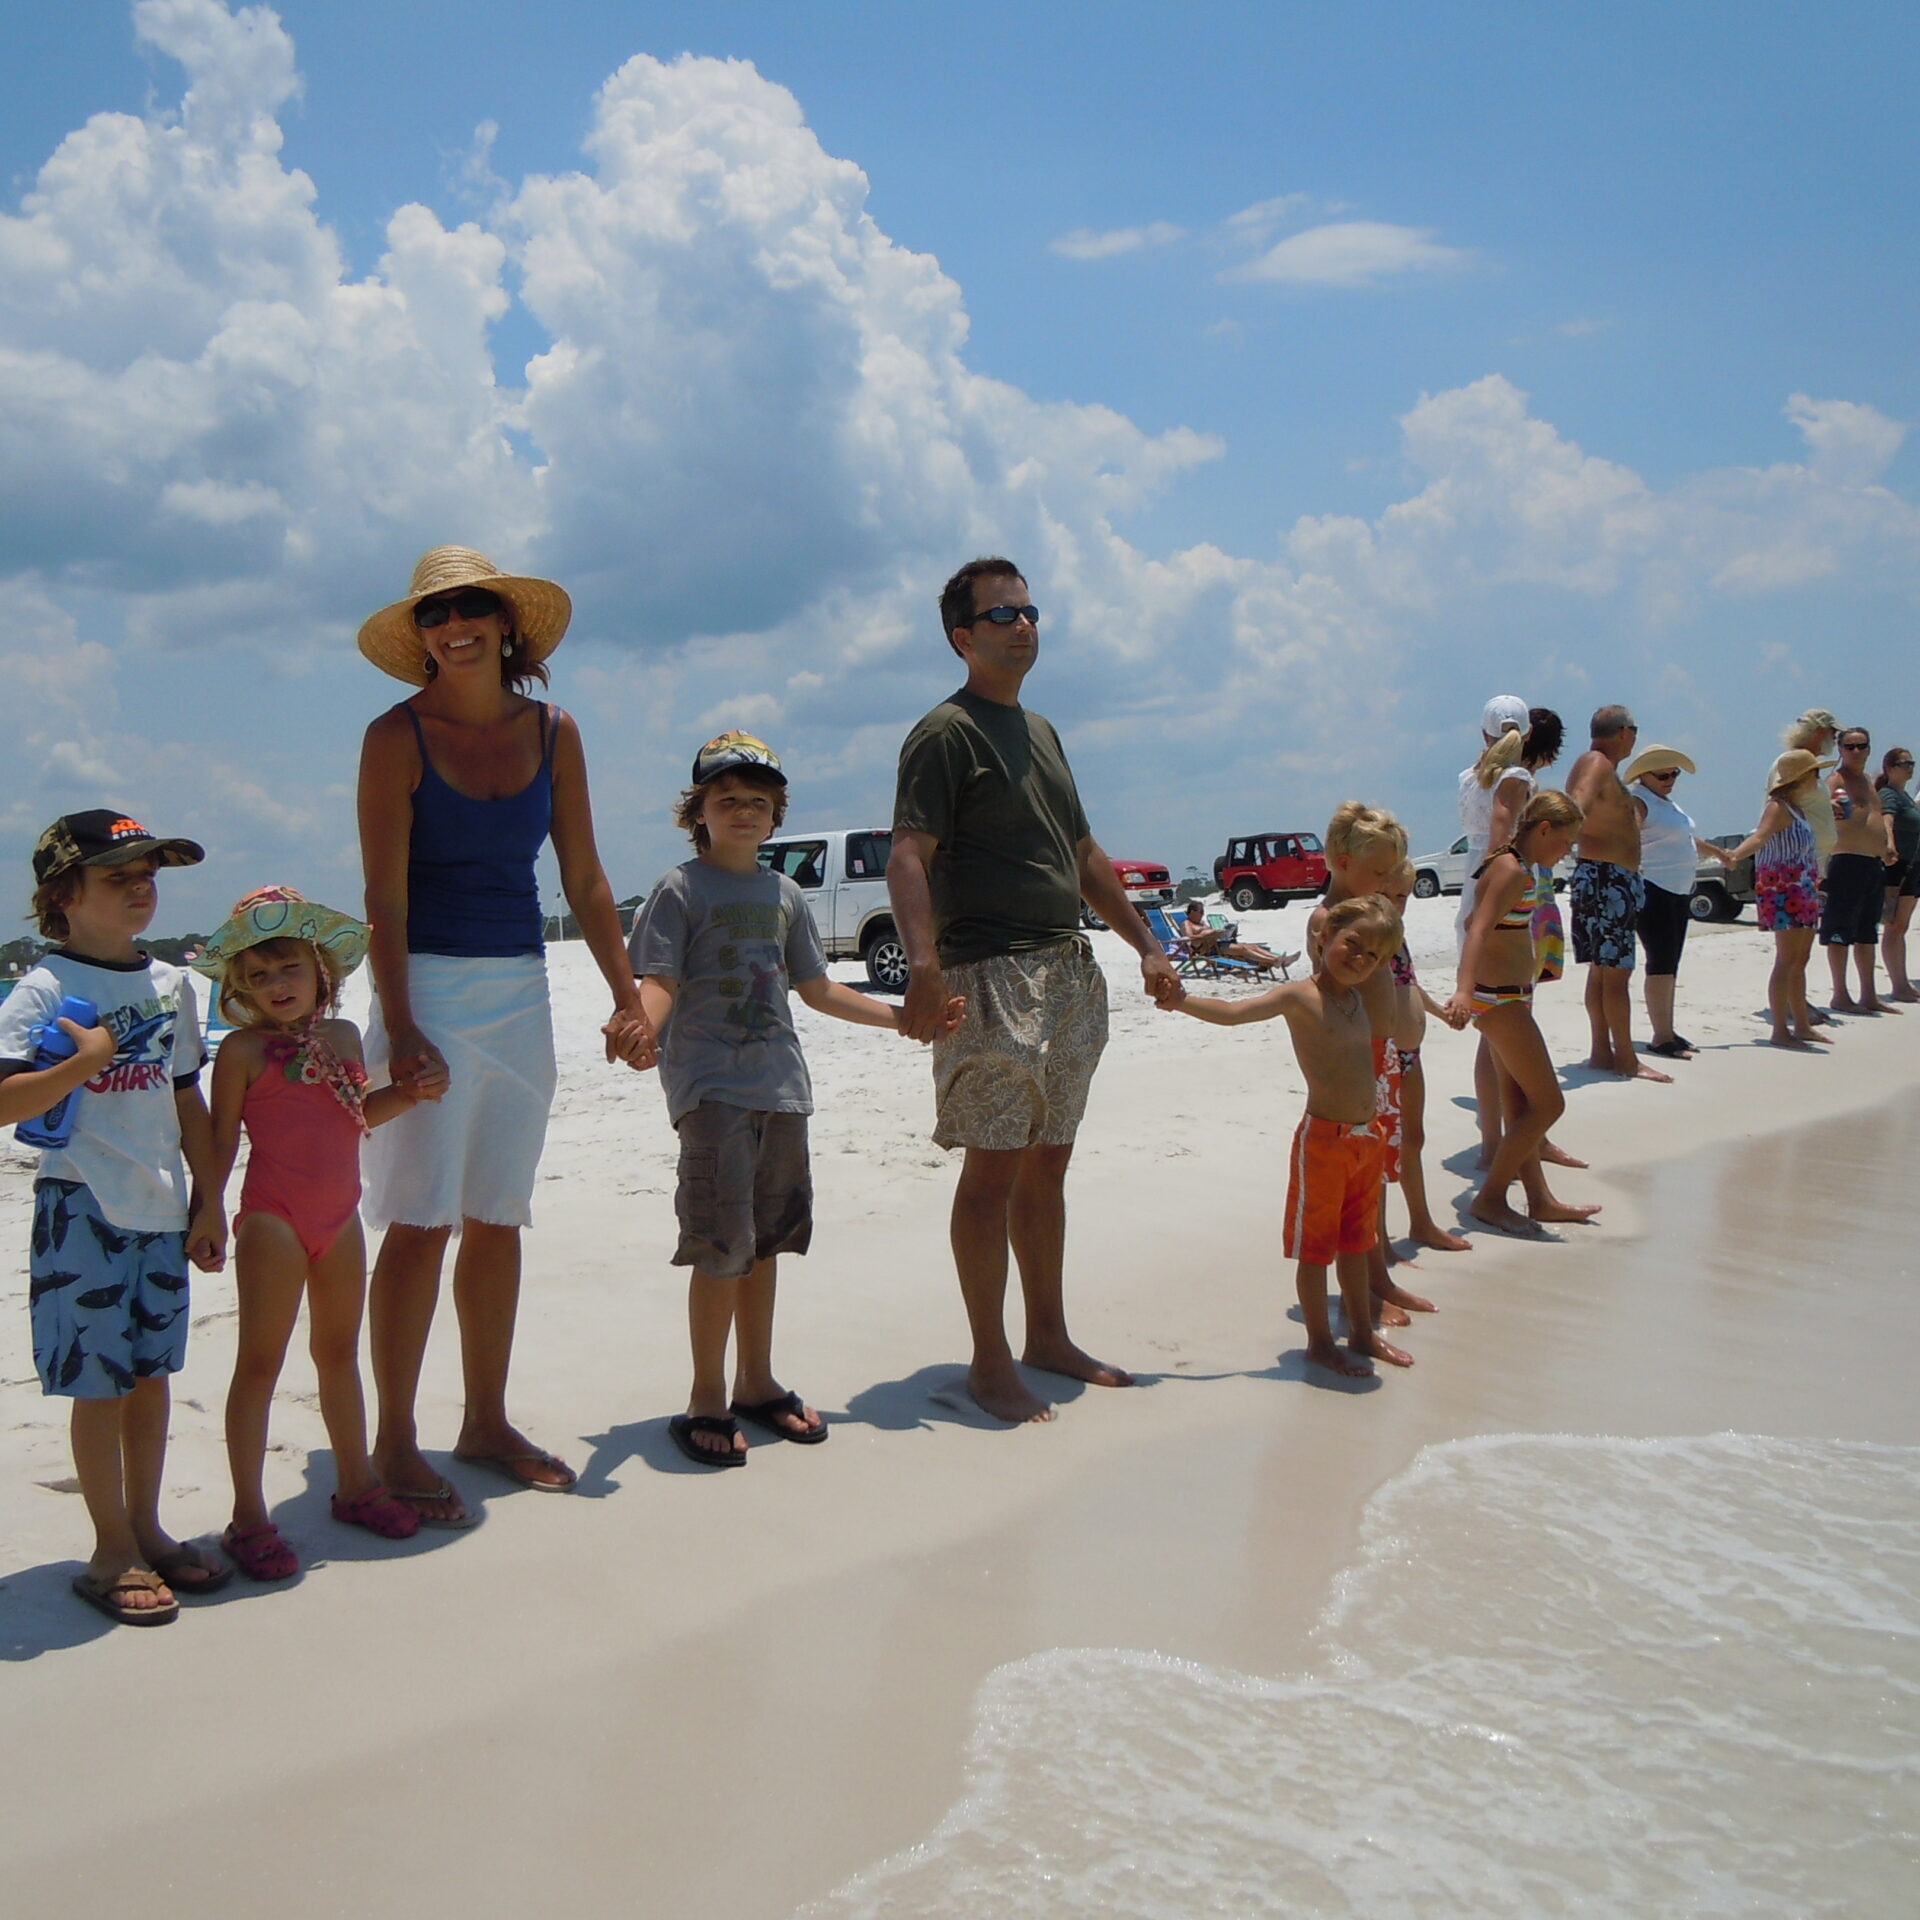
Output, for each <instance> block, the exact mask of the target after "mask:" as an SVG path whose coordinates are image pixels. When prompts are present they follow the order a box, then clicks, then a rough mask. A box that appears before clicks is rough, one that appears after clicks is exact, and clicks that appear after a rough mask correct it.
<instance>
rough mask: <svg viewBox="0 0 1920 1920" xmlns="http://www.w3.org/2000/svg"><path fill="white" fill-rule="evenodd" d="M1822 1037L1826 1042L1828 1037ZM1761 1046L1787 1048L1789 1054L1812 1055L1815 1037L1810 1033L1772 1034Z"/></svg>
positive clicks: (1823, 1035)
mask: <svg viewBox="0 0 1920 1920" xmlns="http://www.w3.org/2000/svg"><path fill="white" fill-rule="evenodd" d="M1820 1037H1821V1039H1823V1040H1824V1039H1825V1038H1826V1035H1825V1034H1822V1035H1821V1036H1820ZM1761 1044H1762V1045H1763V1046H1769V1047H1785V1048H1786V1050H1787V1051H1788V1052H1789V1053H1811V1052H1812V1051H1813V1035H1812V1034H1810V1033H1770V1034H1768V1035H1767V1037H1766V1039H1765V1040H1764V1041H1763V1042H1762V1043H1761Z"/></svg>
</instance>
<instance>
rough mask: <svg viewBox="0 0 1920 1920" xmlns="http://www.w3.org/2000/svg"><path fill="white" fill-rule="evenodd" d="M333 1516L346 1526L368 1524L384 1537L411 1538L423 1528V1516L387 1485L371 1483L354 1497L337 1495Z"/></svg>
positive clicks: (369, 1530) (395, 1538) (364, 1525)
mask: <svg viewBox="0 0 1920 1920" xmlns="http://www.w3.org/2000/svg"><path fill="white" fill-rule="evenodd" d="M333 1517H334V1518H335V1519H336V1520H338V1521H339V1522H340V1523H341V1525H342V1526H348V1527H365V1528H366V1530H367V1531H368V1532H369V1533H376V1534H378V1535H379V1536H380V1538H381V1539H382V1540H411V1539H412V1538H413V1536H414V1535H415V1534H416V1533H418V1532H419V1531H420V1516H419V1514H417V1513H416V1512H415V1511H414V1510H413V1509H412V1508H411V1507H409V1506H407V1505H405V1504H404V1503H403V1502H402V1501H400V1500H397V1499H395V1498H394V1496H393V1495H392V1494H390V1493H389V1492H388V1491H387V1490H386V1488H385V1487H369V1488H368V1489H367V1491H366V1492H365V1493H360V1494H355V1495H354V1497H353V1498H352V1499H351V1500H346V1499H343V1498H342V1497H341V1496H340V1495H339V1494H337V1493H336V1494H335V1495H334V1496H333Z"/></svg>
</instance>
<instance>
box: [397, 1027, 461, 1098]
mask: <svg viewBox="0 0 1920 1920" xmlns="http://www.w3.org/2000/svg"><path fill="white" fill-rule="evenodd" d="M387 1076H388V1078H389V1079H391V1080H392V1082H393V1084H394V1085H395V1086H396V1087H398V1088H399V1089H400V1091H401V1092H402V1093H404V1094H405V1095H406V1096H407V1098H408V1099H409V1100H413V1101H420V1100H438V1099H441V1098H442V1097H444V1095H445V1094H446V1091H447V1088H448V1087H449V1086H450V1085H451V1084H452V1076H451V1075H450V1074H449V1073H448V1071H447V1063H446V1061H445V1060H444V1059H443V1058H442V1057H441V1054H440V1049H439V1048H438V1047H436V1046H435V1045H434V1044H433V1042H432V1041H431V1040H429V1039H428V1038H427V1036H426V1035H425V1034H424V1033H422V1032H421V1031H420V1029H419V1028H418V1027H402V1028H401V1029H400V1031H399V1032H398V1033H396V1034H395V1035H394V1036H393V1045H392V1049H391V1052H390V1053H389V1055H388V1060H387Z"/></svg>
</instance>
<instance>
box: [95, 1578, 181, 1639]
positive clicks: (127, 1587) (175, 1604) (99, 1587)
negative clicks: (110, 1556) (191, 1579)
mask: <svg viewBox="0 0 1920 1920" xmlns="http://www.w3.org/2000/svg"><path fill="white" fill-rule="evenodd" d="M166 1584H167V1583H166V1582H165V1581H164V1580H162V1579H161V1578H160V1576H159V1575H158V1574H157V1573H153V1572H151V1571H149V1570H148V1569H147V1568H145V1567H129V1568H128V1569H127V1570H126V1572H125V1573H121V1574H116V1575H115V1576H114V1577H113V1578H112V1579H110V1580H108V1579H102V1578H100V1577H99V1576H98V1575H96V1574H91V1573H76V1574H75V1575H74V1576H73V1590H74V1592H75V1593H77V1594H78V1595H79V1596H80V1598H81V1599H82V1600H84V1601H85V1602H86V1603H87V1605H88V1606H90V1607H92V1608H94V1609H96V1610H97V1611H98V1612H100V1613H104V1614H105V1615H106V1616H107V1618H108V1619H109V1620H111V1621H112V1622H113V1623H114V1625H115V1626H118V1627H166V1626H171V1625H172V1624H173V1622H174V1621H176V1620H178V1619H179V1618H180V1602H179V1601H178V1600H177V1599H175V1600H169V1601H168V1602H167V1604H166V1605H165V1606H164V1607H130V1606H128V1605H127V1603H126V1600H125V1599H124V1597H123V1596H124V1595H126V1594H129V1593H158V1592H159V1591H160V1590H161V1588H162V1587H164V1586H165V1585H166Z"/></svg>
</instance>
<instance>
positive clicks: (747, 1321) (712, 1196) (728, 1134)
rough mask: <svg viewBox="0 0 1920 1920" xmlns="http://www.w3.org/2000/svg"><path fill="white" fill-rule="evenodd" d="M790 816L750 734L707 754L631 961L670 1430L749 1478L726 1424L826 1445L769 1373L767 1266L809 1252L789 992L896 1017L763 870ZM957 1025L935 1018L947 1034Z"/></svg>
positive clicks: (802, 1062) (707, 1460) (826, 1008)
mask: <svg viewBox="0 0 1920 1920" xmlns="http://www.w3.org/2000/svg"><path fill="white" fill-rule="evenodd" d="M786 812H787V778H786V775H785V774H784V773H782V772H781V771H780V762H779V760H778V758H777V757H776V756H775V754H774V752H773V750H772V748H770V747H769V746H767V745H766V743H765V742H764V741H761V740H756V739H755V738H754V737H753V736H752V735H751V734H747V733H739V732H732V733H723V734H721V735H720V737H719V738H718V739H715V740H709V741H708V742H707V744H706V745H705V746H704V747H702V748H701V749H700V751H699V753H698V754H697V755H695V757H694V762H693V784H692V786H690V787H689V788H688V789H687V790H686V791H685V792H684V793H682V794H681V796H680V804H679V806H678V808H677V810H676V812H675V816H674V817H675V820H676V822H677V824H678V825H679V826H681V827H682V828H683V829H685V831H686V832H687V833H688V834H689V835H690V836H691V837H692V839H693V844H694V846H695V848H696V849H697V852H696V854H695V857H694V858H693V859H691V860H689V861H688V862H687V863H686V864H685V865H684V866H680V867H676V868H674V870H673V871H672V872H671V873H669V874H668V875H667V876H666V877H665V878H664V879H663V880H662V881H661V882H660V884H659V885H658V886H657V887H656V888H655V889H654V890H653V892H652V894H651V895H650V896H649V897H648V900H647V903H646V905H645V906H644V907H642V908H641V910H640V912H639V914H638V916H637V917H636V918H635V920H634V925H633V937H632V939H631V940H630V941H629V942H628V947H627V951H628V954H629V957H630V958H631V960H632V962H633V971H634V977H635V978H636V979H637V980H639V982H640V998H641V1004H642V1005H643V1006H644V1007H645V1009H646V1014H647V1019H648V1020H649V1021H650V1022H651V1023H652V1026H653V1030H654V1032H656V1033H658V1034H660V1035H661V1036H662V1040H661V1049H660V1078H661V1082H662V1085H663V1086H664V1088H665V1091H666V1096H667V1118H668V1119H669V1120H671V1121H672V1122H673V1124H674V1126H675V1128H676V1129H677V1130H678V1132H679V1135H680V1180H679V1187H678V1190H677V1191H676V1193H675V1195H674V1211H675V1213H676V1214H677V1215H678V1217H679V1221H680V1244H679V1246H678V1248H677V1249H676V1251H675V1253H674V1256H673V1264H674V1265H675V1266H677V1267H691V1268H692V1269H693V1279H692V1282H691V1285H690V1287H689V1290H688V1325H689V1328H690V1331H691V1336H692V1342H693V1391H692V1393H691V1395H690V1396H689V1398H688V1401H687V1410H686V1412H685V1413H683V1414H675V1415H674V1417H673V1418H672V1419H671V1420H670V1421H669V1422H668V1423H667V1430H668V1432H669V1433H671V1434H672V1436H673V1440H674V1444H675V1445H676V1446H678V1447H679V1449H680V1451H681V1452H682V1453H684V1454H685V1455H686V1456H687V1457H688V1458H689V1459H690V1460H694V1461H697V1462H698V1463H699V1464H700V1465H701V1466H703V1467H738V1466H744V1465H745V1464H746V1459H747V1443H746V1440H745V1438H744V1436H743V1435H742V1434H741V1432H740V1427H739V1421H740V1420H750V1421H752V1422H753V1423H754V1424H755V1425H756V1426H760V1427H764V1428H765V1429H766V1430H767V1431H768V1432H770V1433H772V1434H774V1435H776V1436H777V1437H779V1438H781V1439H786V1440H796V1441H799V1442H800V1443H801V1444H802V1445H814V1444H816V1443H818V1442H819V1441H822V1440H824V1439H825V1438H826V1437H827V1429H826V1425H825V1423H824V1422H823V1421H822V1420H821V1418H820V1416H819V1414H817V1413H816V1412H815V1411H814V1410H813V1409H812V1408H811V1407H809V1406H808V1405H807V1404H806V1403H805V1402H804V1401H803V1400H802V1399H801V1398H800V1396H799V1395H798V1394H797V1393H790V1392H788V1391H787V1389H786V1388H784V1387H782V1386H781V1385H780V1383H779V1382H778V1381H777V1380H776V1379H775V1378H774V1374H773V1302H774V1285H775V1270H776V1265H777V1262H778V1258H779V1256H780V1255H781V1254H783V1253H805V1252H806V1250H807V1244H808V1242H809V1241H810V1240H811V1238H812V1237H813V1184H812V1179H811V1175H810V1173H809V1170H808V1164H807V1115H808V1114H809V1113H811V1112H812V1111H813V1089H812V1086H811V1084H810V1083H809V1081H808V1079H807V1063H806V1059H805V1057H804V1055H803V1054H802V1053H801V1051H800V1039H799V1036H798V1035H797V1034H796V1033H795V1032H794V1029H793V1015H792V1011H791V1009H790V1007H789V1006H788V1002H787V990H788V988H789V987H790V986H791V988H792V989H793V991H794V992H796V993H798V994H799V996H800V998H801V999H802V1000H804V1001H805V1002H806V1003H807V1005H808V1006H810V1007H812V1008H813V1009H814V1010H815V1011H816V1012H817V1013H830V1014H832V1015H834V1017H835V1018H836V1019H840V1020H850V1021H852V1022H853V1023H854V1024H855V1025H856V1026H863V1027H888V1028H891V1029H892V1030H893V1031H895V1032H899V1031H900V1030H901V1028H900V1011H899V1009H898V1008H897V1007H889V1006H884V1005H882V1004H881V1003H880V1002H879V1001H877V1000H874V999H871V998H869V997H868V996H867V995H866V994H864V993H856V992H855V991H854V990H853V988H851V987H848V986H843V985H841V984H840V983H839V982H838V981H835V980H830V979H828V977H827V963H826V957H825V955H824V954H822V952H821V950H820V937H819V935H818V933H817V932H816V931H815V930H814V925H813V916H812V914H811V913H810V912H809V911H808V909H807V901H806V896H805V895H804V894H803V893H802V892H801V891H800V889H799V888H798V887H797V886H796V885H795V884H794V883H793V881H792V880H790V879H788V878H787V876H786V875H785V874H778V873H769V872H766V871H765V870H763V869H762V867H761V865H760V860H759V854H760V845H761V842H762V841H764V840H765V839H766V837H767V835H768V834H770V833H771V832H772V831H773V830H774V828H775V827H777V826H778V825H779V824H780V822H781V821H782V820H784V819H785V818H786ZM965 1010H966V1003H965V1002H964V1001H962V1000H954V1001H952V1002H950V1003H949V1005H948V1008H947V1020H946V1027H947V1031H949V1032H951V1031H952V1029H953V1028H954V1027H956V1026H957V1025H958V1024H959V1022H960V1019H961V1016H962V1015H963V1014H964V1012H965ZM729 1335H734V1336H737V1337H736V1339H735V1347H734V1375H733V1394H732V1398H731V1401H729V1398H728V1394H727V1390H726V1368H727V1341H728V1337H729Z"/></svg>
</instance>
